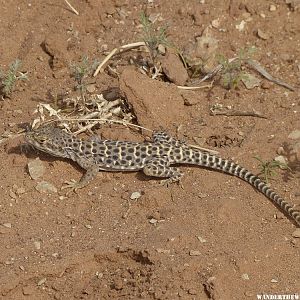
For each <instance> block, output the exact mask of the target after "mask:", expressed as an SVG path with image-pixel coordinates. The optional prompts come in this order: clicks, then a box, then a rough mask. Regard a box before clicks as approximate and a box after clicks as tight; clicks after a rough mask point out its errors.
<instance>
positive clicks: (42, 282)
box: [37, 277, 47, 286]
mask: <svg viewBox="0 0 300 300" xmlns="http://www.w3.org/2000/svg"><path fill="white" fill-rule="evenodd" d="M46 281H47V278H46V277H44V278H42V279H41V280H40V281H39V282H38V283H37V285H38V286H41V285H43V284H44V283H45V282H46Z"/></svg>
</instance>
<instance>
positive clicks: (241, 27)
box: [235, 20, 246, 31]
mask: <svg viewBox="0 0 300 300" xmlns="http://www.w3.org/2000/svg"><path fill="white" fill-rule="evenodd" d="M245 25H246V22H245V21H244V20H242V21H241V23H240V24H237V25H235V28H236V29H237V30H238V31H243V30H244V29H245Z"/></svg>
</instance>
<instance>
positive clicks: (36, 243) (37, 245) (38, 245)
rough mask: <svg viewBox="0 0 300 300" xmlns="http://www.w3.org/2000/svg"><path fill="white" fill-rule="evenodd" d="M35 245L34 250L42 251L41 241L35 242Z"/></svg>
mask: <svg viewBox="0 0 300 300" xmlns="http://www.w3.org/2000/svg"><path fill="white" fill-rule="evenodd" d="M33 245H34V248H35V249H36V250H40V249H41V242H40V241H34V242H33Z"/></svg>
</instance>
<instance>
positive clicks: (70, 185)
mask: <svg viewBox="0 0 300 300" xmlns="http://www.w3.org/2000/svg"><path fill="white" fill-rule="evenodd" d="M80 188H82V186H81V184H80V182H77V181H75V180H74V179H72V180H70V181H65V182H64V185H63V186H62V187H61V190H65V189H70V190H69V191H67V193H66V196H68V195H69V194H70V193H72V192H74V193H77V190H78V189H80Z"/></svg>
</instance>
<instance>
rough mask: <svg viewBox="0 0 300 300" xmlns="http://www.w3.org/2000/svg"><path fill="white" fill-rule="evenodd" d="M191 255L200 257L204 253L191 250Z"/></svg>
mask: <svg viewBox="0 0 300 300" xmlns="http://www.w3.org/2000/svg"><path fill="white" fill-rule="evenodd" d="M189 254H190V256H200V255H201V254H202V253H201V251H198V250H190V252H189Z"/></svg>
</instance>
